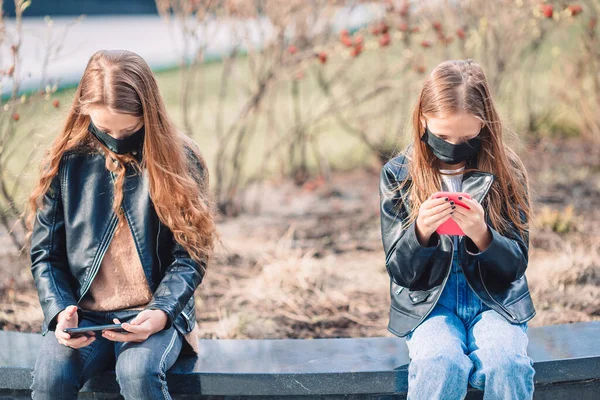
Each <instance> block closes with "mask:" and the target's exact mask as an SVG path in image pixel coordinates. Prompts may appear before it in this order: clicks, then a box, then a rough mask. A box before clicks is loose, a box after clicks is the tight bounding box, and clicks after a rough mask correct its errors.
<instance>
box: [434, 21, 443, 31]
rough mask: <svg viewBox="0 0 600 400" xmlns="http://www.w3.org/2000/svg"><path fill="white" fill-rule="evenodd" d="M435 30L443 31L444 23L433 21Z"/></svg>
mask: <svg viewBox="0 0 600 400" xmlns="http://www.w3.org/2000/svg"><path fill="white" fill-rule="evenodd" d="M433 29H435V30H436V31H439V30H441V29H442V23H441V22H440V21H433Z"/></svg>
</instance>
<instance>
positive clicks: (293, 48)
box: [288, 44, 298, 54]
mask: <svg viewBox="0 0 600 400" xmlns="http://www.w3.org/2000/svg"><path fill="white" fill-rule="evenodd" d="M297 52H298V48H297V47H296V46H294V45H293V44H291V45H290V47H288V53H290V54H296V53H297Z"/></svg>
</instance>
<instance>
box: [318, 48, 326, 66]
mask: <svg viewBox="0 0 600 400" xmlns="http://www.w3.org/2000/svg"><path fill="white" fill-rule="evenodd" d="M317 58H318V59H319V61H321V64H325V63H326V62H327V53H325V52H324V51H321V52H319V53H317Z"/></svg>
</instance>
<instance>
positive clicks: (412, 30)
mask: <svg viewBox="0 0 600 400" xmlns="http://www.w3.org/2000/svg"><path fill="white" fill-rule="evenodd" d="M410 31H411V32H412V33H417V32H419V27H418V26H413V27H412V28H410Z"/></svg>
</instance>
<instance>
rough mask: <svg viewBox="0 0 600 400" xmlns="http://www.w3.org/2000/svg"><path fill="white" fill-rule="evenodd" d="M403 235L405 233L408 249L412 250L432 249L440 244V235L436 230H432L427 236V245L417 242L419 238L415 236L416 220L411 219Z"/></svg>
mask: <svg viewBox="0 0 600 400" xmlns="http://www.w3.org/2000/svg"><path fill="white" fill-rule="evenodd" d="M405 235H407V237H406V240H407V242H408V245H409V246H410V249H411V250H413V251H431V252H432V253H433V251H434V250H435V249H436V248H437V247H438V246H439V245H440V235H439V234H438V233H437V232H433V233H432V234H431V236H430V237H429V242H428V243H427V246H423V245H422V244H421V242H419V238H418V236H417V221H416V220H415V221H413V222H412V224H410V226H409V227H408V228H407V230H406V233H405Z"/></svg>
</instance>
